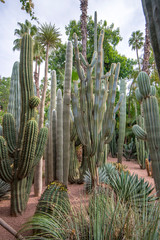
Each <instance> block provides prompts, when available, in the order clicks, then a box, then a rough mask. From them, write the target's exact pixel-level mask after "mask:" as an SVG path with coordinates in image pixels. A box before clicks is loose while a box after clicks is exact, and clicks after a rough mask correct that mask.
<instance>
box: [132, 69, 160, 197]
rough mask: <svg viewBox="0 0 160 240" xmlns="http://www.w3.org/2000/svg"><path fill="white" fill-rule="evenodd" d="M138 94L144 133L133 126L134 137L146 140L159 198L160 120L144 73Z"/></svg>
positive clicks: (140, 75) (139, 76)
mask: <svg viewBox="0 0 160 240" xmlns="http://www.w3.org/2000/svg"><path fill="white" fill-rule="evenodd" d="M137 81H138V87H139V93H140V94H141V96H142V106H143V114H144V121H145V128H146V132H145V131H144V130H143V129H142V128H141V127H139V126H138V125H134V126H133V128H132V129H133V132H134V134H135V135H136V137H138V138H140V139H142V140H147V142H148V147H149V152H150V157H151V161H152V170H153V178H154V181H155V186H156V190H157V191H158V192H157V195H158V196H160V119H159V108H158V102H157V98H156V97H155V96H154V94H155V91H153V90H152V88H151V87H150V79H149V77H148V75H147V74H146V73H145V72H141V73H139V75H138V78H137Z"/></svg>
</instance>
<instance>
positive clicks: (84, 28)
mask: <svg viewBox="0 0 160 240" xmlns="http://www.w3.org/2000/svg"><path fill="white" fill-rule="evenodd" d="M87 7H88V0H80V9H81V11H82V14H81V34H82V54H83V56H84V57H85V58H86V57H87V54H86V53H87Z"/></svg>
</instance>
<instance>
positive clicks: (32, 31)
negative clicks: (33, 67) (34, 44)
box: [13, 19, 38, 51]
mask: <svg viewBox="0 0 160 240" xmlns="http://www.w3.org/2000/svg"><path fill="white" fill-rule="evenodd" d="M17 24H18V26H19V28H20V29H15V30H14V35H16V36H17V37H18V38H17V39H15V40H14V42H13V45H14V47H13V51H15V50H20V48H21V41H22V37H23V35H24V34H25V33H28V34H29V35H30V36H32V37H33V36H35V35H36V33H37V31H38V29H37V27H36V25H32V24H31V22H29V21H28V20H27V19H26V20H25V23H21V22H18V23H17Z"/></svg>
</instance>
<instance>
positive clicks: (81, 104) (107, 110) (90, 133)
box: [72, 31, 123, 186]
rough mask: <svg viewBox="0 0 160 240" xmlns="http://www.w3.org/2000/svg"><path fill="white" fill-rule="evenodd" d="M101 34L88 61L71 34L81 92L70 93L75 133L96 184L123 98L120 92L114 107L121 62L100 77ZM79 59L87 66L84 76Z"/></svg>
mask: <svg viewBox="0 0 160 240" xmlns="http://www.w3.org/2000/svg"><path fill="white" fill-rule="evenodd" d="M103 37H104V33H103V31H102V32H101V34H100V37H99V42H98V55H97V53H96V52H94V54H93V57H92V61H91V63H90V64H89V63H88V62H87V61H86V60H85V59H84V57H83V55H82V54H79V50H78V42H77V36H76V34H74V49H75V57H76V64H77V72H78V75H79V78H80V81H81V88H80V91H78V89H75V92H74V94H73V95H72V106H73V114H74V121H75V126H76V130H77V134H78V136H79V139H80V141H81V143H82V144H83V145H84V146H86V148H87V154H88V166H89V170H90V172H91V176H92V184H93V186H95V185H96V184H97V181H98V176H97V167H98V166H99V165H101V162H102V156H103V153H104V146H105V144H107V143H109V142H110V141H111V139H112V135H113V132H114V128H115V113H116V111H117V110H118V108H119V106H120V103H121V102H122V99H123V95H121V97H120V100H119V102H118V104H117V106H116V107H114V104H115V96H116V87H117V80H118V76H119V70H120V64H119V63H118V64H117V65H116V64H112V65H111V69H110V71H109V72H108V73H107V74H106V75H105V76H101V73H102V45H103ZM81 62H82V63H83V65H85V67H86V75H85V73H84V70H83V68H82V67H81ZM95 64H96V78H95V89H94V90H93V78H92V71H93V67H94V66H95ZM102 80H103V81H102ZM79 96H80V101H79Z"/></svg>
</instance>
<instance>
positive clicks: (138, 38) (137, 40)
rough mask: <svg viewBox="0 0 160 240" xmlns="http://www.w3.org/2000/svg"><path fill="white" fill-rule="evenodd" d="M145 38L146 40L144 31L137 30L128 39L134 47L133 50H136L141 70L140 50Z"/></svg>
mask: <svg viewBox="0 0 160 240" xmlns="http://www.w3.org/2000/svg"><path fill="white" fill-rule="evenodd" d="M143 40H144V37H143V33H142V32H141V31H140V30H137V31H136V32H132V34H131V37H130V38H129V41H128V43H129V46H131V47H132V50H136V55H137V62H138V67H139V71H140V70H141V66H140V61H139V55H138V50H139V49H141V48H142V46H143Z"/></svg>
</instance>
